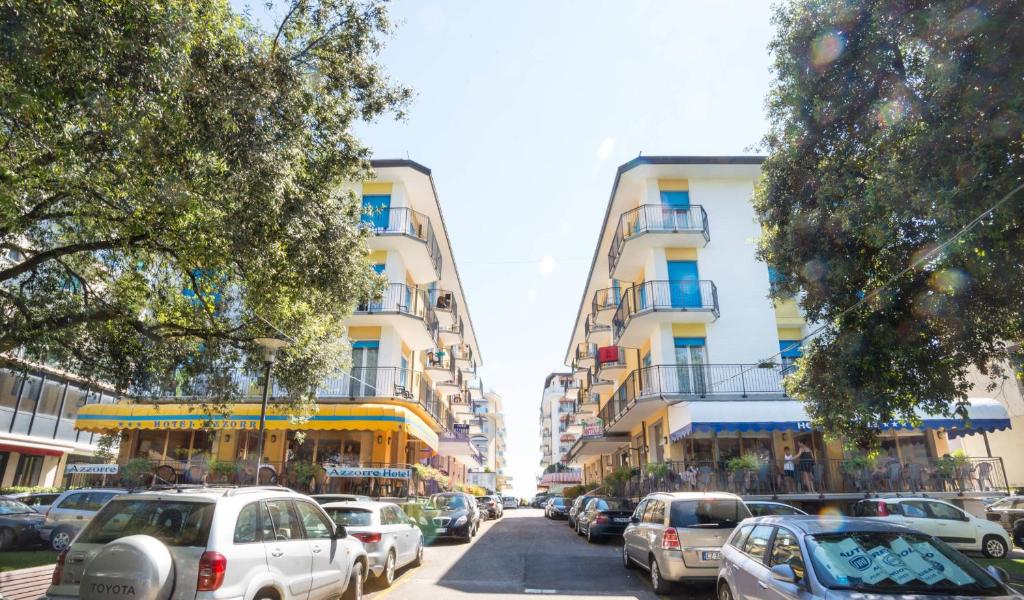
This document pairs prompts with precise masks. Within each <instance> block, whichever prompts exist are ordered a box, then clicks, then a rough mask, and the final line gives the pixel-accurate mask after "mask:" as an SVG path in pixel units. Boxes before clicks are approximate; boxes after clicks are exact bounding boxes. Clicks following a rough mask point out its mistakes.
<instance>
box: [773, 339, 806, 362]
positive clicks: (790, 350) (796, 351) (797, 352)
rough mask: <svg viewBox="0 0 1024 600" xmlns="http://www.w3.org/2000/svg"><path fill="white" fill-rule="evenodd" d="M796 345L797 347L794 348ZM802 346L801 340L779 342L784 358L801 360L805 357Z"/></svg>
mask: <svg viewBox="0 0 1024 600" xmlns="http://www.w3.org/2000/svg"><path fill="white" fill-rule="evenodd" d="M794 344H796V345H795V346H794ZM801 344H802V342H801V341H800V340H779V350H781V351H782V358H800V357H801V356H803V354H804V353H803V349H802V348H801ZM791 346H792V347H791Z"/></svg>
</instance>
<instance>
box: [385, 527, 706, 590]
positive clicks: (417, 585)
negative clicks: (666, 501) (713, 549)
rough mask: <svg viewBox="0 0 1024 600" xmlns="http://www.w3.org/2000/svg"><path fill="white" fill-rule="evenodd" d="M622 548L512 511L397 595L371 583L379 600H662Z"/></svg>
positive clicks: (432, 558)
mask: <svg viewBox="0 0 1024 600" xmlns="http://www.w3.org/2000/svg"><path fill="white" fill-rule="evenodd" d="M621 551H622V541H621V540H609V541H606V542H602V543H597V544H588V543H587V542H586V540H585V539H583V538H582V537H577V536H576V534H575V532H573V531H572V530H571V529H569V527H568V526H566V523H565V521H549V520H547V519H545V518H544V514H543V513H542V512H541V511H540V510H538V509H523V508H520V509H516V510H508V511H506V512H505V516H504V517H503V518H502V519H500V520H498V521H488V522H486V523H485V524H484V526H483V527H482V528H481V530H480V533H479V534H477V537H476V538H474V539H473V541H472V542H471V543H469V544H462V543H458V542H448V541H442V542H436V543H434V544H432V545H430V546H428V547H427V548H426V550H425V560H424V564H423V566H421V567H419V568H413V569H405V570H404V571H402V572H400V573H399V576H398V578H397V579H396V580H395V583H394V584H393V585H392V586H391V588H389V589H380V588H379V587H377V586H376V585H375V584H374V582H373V580H372V579H371V581H370V582H368V583H367V590H366V591H367V597H368V598H371V599H373V600H384V598H388V599H389V600H406V599H409V600H413V599H415V600H448V599H449V598H456V599H458V598H468V597H473V598H487V599H488V600H495V599H503V598H508V599H511V598H518V599H520V600H521V599H522V598H523V596H536V595H542V596H545V597H551V598H566V599H568V598H591V597H594V596H601V597H603V598H608V599H610V600H611V599H618V598H621V599H623V600H625V599H632V600H654V599H656V598H660V596H657V595H655V594H654V593H653V592H652V591H651V586H650V584H649V583H648V582H647V578H646V572H644V571H640V570H626V569H625V568H623V566H622V562H621V558H620V553H621ZM673 597H686V598H693V599H695V600H705V599H708V600H712V599H713V598H714V597H715V594H714V590H713V587H712V586H708V585H705V586H687V587H685V588H680V589H678V590H677V591H676V592H675V593H674V594H673Z"/></svg>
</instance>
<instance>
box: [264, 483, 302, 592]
mask: <svg viewBox="0 0 1024 600" xmlns="http://www.w3.org/2000/svg"><path fill="white" fill-rule="evenodd" d="M262 527H263V542H264V543H263V547H264V549H265V550H266V552H267V567H268V568H269V569H270V572H271V573H272V574H273V576H274V579H276V580H278V581H280V582H282V583H283V584H284V585H285V587H287V588H288V593H289V595H290V596H291V597H292V598H295V599H296V600H303V599H304V598H309V588H310V585H311V582H312V570H313V552H312V550H311V548H310V545H309V542H307V541H306V539H305V537H304V535H303V533H304V532H303V529H302V523H301V521H300V520H299V517H298V515H297V514H296V513H295V506H294V505H293V504H292V501H291V500H284V499H280V500H267V501H265V502H263V515H262Z"/></svg>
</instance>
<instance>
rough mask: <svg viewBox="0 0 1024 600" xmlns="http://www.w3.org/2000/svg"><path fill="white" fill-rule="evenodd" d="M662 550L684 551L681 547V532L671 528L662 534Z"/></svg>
mask: <svg viewBox="0 0 1024 600" xmlns="http://www.w3.org/2000/svg"><path fill="white" fill-rule="evenodd" d="M661 549H662V550H682V546H680V545H679V532H678V531H676V530H675V528H674V527H669V528H668V529H666V530H665V533H663V534H661Z"/></svg>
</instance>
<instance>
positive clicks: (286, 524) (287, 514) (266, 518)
mask: <svg viewBox="0 0 1024 600" xmlns="http://www.w3.org/2000/svg"><path fill="white" fill-rule="evenodd" d="M263 506H264V507H265V512H264V513H263V539H264V540H268V539H270V540H281V541H287V540H301V539H302V527H301V526H300V525H299V523H298V521H297V519H296V518H295V515H294V513H293V512H292V506H291V502H290V501H288V500H271V501H269V502H267V503H266V504H264V505H263ZM268 524H269V526H268ZM268 533H269V534H271V535H270V537H267V534H268Z"/></svg>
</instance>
